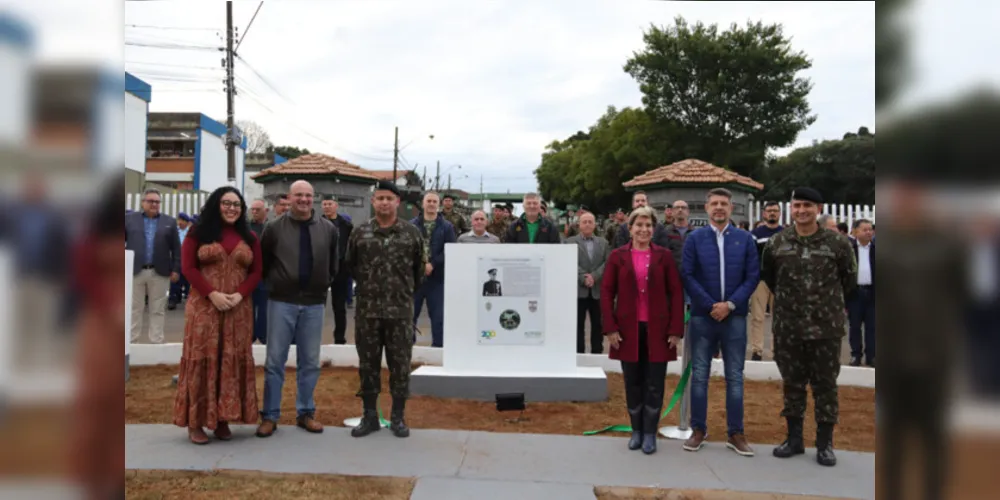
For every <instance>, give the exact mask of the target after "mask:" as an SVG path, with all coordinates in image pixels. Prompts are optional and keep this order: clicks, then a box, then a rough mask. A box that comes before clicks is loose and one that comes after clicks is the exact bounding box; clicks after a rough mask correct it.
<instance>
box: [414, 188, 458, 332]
mask: <svg viewBox="0 0 1000 500" xmlns="http://www.w3.org/2000/svg"><path fill="white" fill-rule="evenodd" d="M440 206H441V197H440V196H439V195H438V194H437V193H435V192H429V193H427V194H425V195H424V201H423V209H424V210H423V212H424V213H423V215H418V216H417V218H416V219H413V220H412V221H410V222H412V223H413V225H414V226H417V229H419V230H420V234H422V235H423V236H424V257H425V260H426V261H427V264H426V267H427V270H426V271H425V276H426V277H427V279H425V280H424V281H423V283H422V284H421V285H420V288H418V289H417V293H416V296H415V297H414V304H413V324H414V325H416V324H417V318H419V317H420V311H421V310H422V309H423V307H424V301H425V300H426V301H427V313H428V315H429V316H430V317H431V337H432V339H433V340H432V341H431V347H444V246H445V244H446V243H455V227H454V226H452V225H451V223H450V222H448V221H447V220H446V219H445V218H444V216H442V215H441V213H440V212H439V210H440ZM413 341H414V342H416V341H417V339H416V336H415V335H414V338H413Z"/></svg>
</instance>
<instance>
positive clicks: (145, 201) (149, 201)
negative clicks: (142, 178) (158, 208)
mask: <svg viewBox="0 0 1000 500" xmlns="http://www.w3.org/2000/svg"><path fill="white" fill-rule="evenodd" d="M142 202H143V203H149V204H150V205H159V204H160V200H142Z"/></svg>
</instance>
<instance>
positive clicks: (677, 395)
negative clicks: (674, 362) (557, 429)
mask: <svg viewBox="0 0 1000 500" xmlns="http://www.w3.org/2000/svg"><path fill="white" fill-rule="evenodd" d="M690 320H691V313H690V312H688V313H686V314H685V315H684V323H685V324H687V322H688V321H690ZM685 361H687V363H686V364H687V366H686V367H685V368H684V373H683V374H682V375H681V380H680V381H679V382H677V388H676V389H674V395H673V396H671V397H670V403H669V404H668V405H667V408H666V409H665V410H663V413H662V414H661V415H660V420H659V421H662V420H663V419H664V418H667V415H669V414H670V412H671V411H673V410H674V407H675V406H677V403H679V402H680V401H681V399H682V398H683V397H684V390H685V389H686V388H687V385H688V381H690V380H691V361H690V360H685ZM605 432H632V426H630V425H609V426H607V427H605V428H603V429H600V430H596V431H587V432H584V433H583V435H584V436H594V435H597V434H604V433H605Z"/></svg>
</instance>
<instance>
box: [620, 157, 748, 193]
mask: <svg viewBox="0 0 1000 500" xmlns="http://www.w3.org/2000/svg"><path fill="white" fill-rule="evenodd" d="M705 183H708V184H742V185H744V186H747V187H751V188H754V189H757V190H762V189H764V185H763V184H761V183H759V182H757V181H755V180H753V179H751V178H749V177H746V176H742V175H739V174H737V173H736V172H731V171H729V170H726V169H724V168H722V167H717V166H715V165H712V164H711V163H708V162H704V161H701V160H695V159H687V160H683V161H679V162H677V163H674V164H671V165H665V166H662V167H660V168H657V169H654V170H650V171H649V172H646V173H644V174H642V175H640V176H637V177H635V178H633V179H632V180H630V181H628V182H625V183H623V184H622V185H623V186H625V187H639V186H649V185H653V184H705Z"/></svg>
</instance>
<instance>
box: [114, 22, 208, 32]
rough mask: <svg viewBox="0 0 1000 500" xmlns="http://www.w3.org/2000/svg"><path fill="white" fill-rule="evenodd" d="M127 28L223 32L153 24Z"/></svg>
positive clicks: (130, 25) (132, 25) (133, 25)
mask: <svg viewBox="0 0 1000 500" xmlns="http://www.w3.org/2000/svg"><path fill="white" fill-rule="evenodd" d="M125 27H126V28H136V29H150V30H174V31H222V30H220V29H219V28H197V27H193V26H192V27H187V26H153V25H151V24H126V25H125Z"/></svg>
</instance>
